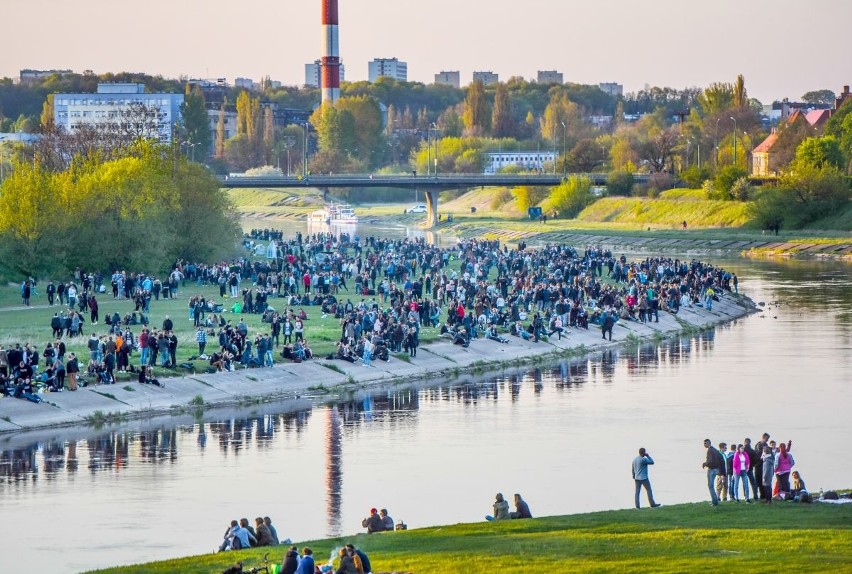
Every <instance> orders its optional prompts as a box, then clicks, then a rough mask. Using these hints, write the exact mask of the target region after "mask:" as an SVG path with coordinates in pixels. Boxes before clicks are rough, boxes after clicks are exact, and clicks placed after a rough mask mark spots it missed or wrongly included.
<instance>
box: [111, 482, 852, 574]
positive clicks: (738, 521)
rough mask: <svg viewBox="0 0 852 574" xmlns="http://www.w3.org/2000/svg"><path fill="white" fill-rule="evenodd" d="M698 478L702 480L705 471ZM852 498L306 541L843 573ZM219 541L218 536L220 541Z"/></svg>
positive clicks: (185, 561)
mask: <svg viewBox="0 0 852 574" xmlns="http://www.w3.org/2000/svg"><path fill="white" fill-rule="evenodd" d="M696 480H699V478H696ZM850 541H852V508H849V506H848V505H846V506H840V505H829V504H821V503H814V504H795V503H790V502H788V503H779V504H772V505H761V504H752V505H745V504H739V505H738V504H733V503H731V504H728V503H725V504H723V505H721V506H720V507H718V508H711V507H709V505H707V504H706V503H696V504H681V505H675V506H670V507H665V506H664V507H662V508H658V509H654V510H651V509H647V508H646V509H643V510H639V511H637V510H616V511H609V512H596V513H591V514H577V515H571V516H552V517H546V518H536V519H533V520H512V521H506V522H485V521H483V522H478V523H471V524H456V525H451V526H439V527H430V528H422V529H417V530H410V531H401V532H386V533H379V534H372V535H365V534H361V535H357V536H349V537H340V538H333V539H325V540H311V541H301V540H297V544H298V546H299V547H300V548H301V547H303V546H309V547H311V548H312V549H313V551H314V557H315V558H316V559H317V562H318V563H320V564H321V563H322V562H324V561H325V559H326V557H328V556H329V555H330V554H331V553H332V552H333V551H334V550H335V549H336V548H339V547H340V546H342V545H343V544H347V543H353V544H355V546H356V547H358V548H361V549H363V550H364V551H365V552H366V553H367V554H368V556H369V557H370V561H371V563H372V565H373V571H374V572H391V571H395V572H414V573H418V574H419V573H427V572H428V573H429V574H444V573H446V574H450V573H453V574H455V573H456V572H470V573H480V572H481V573H486V572H495V571H500V572H516V573H518V574H525V573H529V574H533V573H535V574H537V573H540V572H556V571H559V572H567V571H571V572H626V571H640V570H641V571H649V572H694V571H704V570H707V569H714V570H716V571H720V572H732V571H753V572H766V571H770V570H772V571H774V570H777V569H780V568H783V569H785V570H789V571H794V572H827V571H840V570H843V569H845V568H847V567H848V565H849V564H850V563H852V549H850V544H849V542H850ZM215 543H218V541H217V540H212V541H211V544H215ZM285 551H286V547H284V546H281V547H277V548H274V549H270V548H256V549H252V550H247V551H239V552H226V553H218V554H207V555H201V556H194V557H188V558H181V559H176V560H168V561H163V562H153V563H149V564H143V565H135V566H128V567H123V568H111V569H107V570H100V571H98V572H100V573H102V574H123V573H129V572H133V573H134V574H159V573H165V572H183V573H185V574H210V573H212V572H221V571H222V570H224V569H225V568H227V567H228V566H229V565H231V564H233V563H234V562H235V561H237V560H242V561H243V562H244V564H245V566H246V568H249V567H252V566H256V565H259V564H260V563H261V560H262V557H263V555H264V554H265V553H267V552H268V553H269V558H270V560H273V561H277V562H279V563H280V561H281V559H282V557H283V555H284V552H285Z"/></svg>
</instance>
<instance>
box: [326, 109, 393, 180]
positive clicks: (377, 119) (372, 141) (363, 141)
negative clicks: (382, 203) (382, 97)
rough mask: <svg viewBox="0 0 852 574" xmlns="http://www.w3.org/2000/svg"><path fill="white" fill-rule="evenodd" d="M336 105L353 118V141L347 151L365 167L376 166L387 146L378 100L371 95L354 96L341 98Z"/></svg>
mask: <svg viewBox="0 0 852 574" xmlns="http://www.w3.org/2000/svg"><path fill="white" fill-rule="evenodd" d="M336 106H337V109H338V110H341V111H348V112H349V113H350V114H351V115H352V119H353V120H354V133H353V135H354V140H355V141H354V144H353V145H351V146H349V148H348V149H349V152H348V153H350V154H351V155H352V156H353V157H355V158H357V160H358V162H359V163H360V164H361V165H362V166H363V167H364V168H366V169H373V168H376V167H378V166H379V165H380V164H381V161H382V159H383V157H384V153H385V149H386V148H387V144H386V141H387V140H386V138H385V134H384V121H383V119H382V110H381V108H380V107H379V102H378V101H377V100H376V99H375V98H373V97H372V96H356V97H347V98H341V99H340V100H338V102H337V104H336ZM342 137H348V136H346V135H344V136H342Z"/></svg>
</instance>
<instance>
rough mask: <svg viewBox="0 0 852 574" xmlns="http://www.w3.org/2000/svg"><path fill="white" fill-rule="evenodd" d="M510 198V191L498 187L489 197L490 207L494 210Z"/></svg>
mask: <svg viewBox="0 0 852 574" xmlns="http://www.w3.org/2000/svg"><path fill="white" fill-rule="evenodd" d="M511 200H512V192H511V191H509V190H508V189H498V190H497V192H496V193H495V194H494V196H493V197H492V198H491V209H492V210H493V211H496V210H498V209H500V208H501V207H502V206H503V205H504V204H506V203H509V202H510V201H511Z"/></svg>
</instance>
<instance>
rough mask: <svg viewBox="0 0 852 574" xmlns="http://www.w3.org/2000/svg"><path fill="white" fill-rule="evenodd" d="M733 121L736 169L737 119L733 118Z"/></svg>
mask: <svg viewBox="0 0 852 574" xmlns="http://www.w3.org/2000/svg"><path fill="white" fill-rule="evenodd" d="M731 119H732V120H734V167H737V164H738V163H739V162H738V161H737V118H735V117H734V116H731Z"/></svg>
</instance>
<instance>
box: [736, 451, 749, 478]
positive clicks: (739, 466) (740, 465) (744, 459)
mask: <svg viewBox="0 0 852 574" xmlns="http://www.w3.org/2000/svg"><path fill="white" fill-rule="evenodd" d="M750 466H751V462H749V459H748V455H747V454H746V453H744V452H735V453H734V474H739V473H741V472H748V469H749V467H750Z"/></svg>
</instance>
